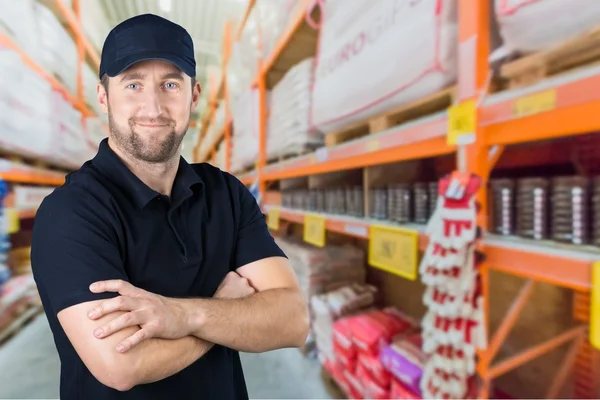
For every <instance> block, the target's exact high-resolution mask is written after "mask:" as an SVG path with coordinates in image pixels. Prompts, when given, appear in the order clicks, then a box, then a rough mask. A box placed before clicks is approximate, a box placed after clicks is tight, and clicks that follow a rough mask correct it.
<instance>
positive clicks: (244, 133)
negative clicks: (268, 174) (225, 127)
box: [231, 89, 259, 172]
mask: <svg viewBox="0 0 600 400" xmlns="http://www.w3.org/2000/svg"><path fill="white" fill-rule="evenodd" d="M258 106H259V94H258V90H257V89H246V91H245V93H244V94H242V95H240V97H239V98H238V99H236V100H234V101H233V103H232V104H231V115H232V119H233V138H232V144H233V147H232V151H231V170H232V171H233V172H239V171H242V170H244V169H247V168H250V167H253V166H254V164H255V163H256V161H257V160H258V138H259V108H258Z"/></svg>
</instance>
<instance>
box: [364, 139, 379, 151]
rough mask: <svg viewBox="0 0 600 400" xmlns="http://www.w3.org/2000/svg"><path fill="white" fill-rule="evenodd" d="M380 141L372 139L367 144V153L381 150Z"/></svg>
mask: <svg viewBox="0 0 600 400" xmlns="http://www.w3.org/2000/svg"><path fill="white" fill-rule="evenodd" d="M379 147H380V146H379V140H377V139H371V140H369V141H368V142H367V153H371V152H373V151H377V150H379Z"/></svg>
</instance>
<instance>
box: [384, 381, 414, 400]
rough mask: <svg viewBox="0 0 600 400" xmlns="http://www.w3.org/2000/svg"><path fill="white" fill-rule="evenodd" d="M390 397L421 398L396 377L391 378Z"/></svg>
mask: <svg viewBox="0 0 600 400" xmlns="http://www.w3.org/2000/svg"><path fill="white" fill-rule="evenodd" d="M390 397H391V398H392V399H400V400H405V399H406V400H410V399H421V396H419V395H417V394H415V393H413V392H412V391H411V390H409V389H408V388H406V386H404V384H402V383H401V382H400V381H399V380H397V379H396V378H392V386H391V390H390Z"/></svg>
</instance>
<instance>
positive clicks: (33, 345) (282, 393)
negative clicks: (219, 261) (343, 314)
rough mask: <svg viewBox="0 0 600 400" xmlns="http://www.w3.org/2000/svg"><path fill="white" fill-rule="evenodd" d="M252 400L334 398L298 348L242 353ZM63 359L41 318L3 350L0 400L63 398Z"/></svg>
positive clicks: (312, 362)
mask: <svg viewBox="0 0 600 400" xmlns="http://www.w3.org/2000/svg"><path fill="white" fill-rule="evenodd" d="M242 362H243V364H244V373H245V375H246V381H247V385H248V391H249V394H250V397H251V398H252V399H330V398H331V397H330V395H329V394H328V393H327V391H326V389H325V386H324V385H323V383H322V381H321V378H320V368H319V365H318V362H317V360H313V359H307V358H305V357H303V356H302V355H301V353H300V351H299V350H297V349H285V350H278V351H273V352H270V353H264V354H242ZM59 373H60V369H59V360H58V355H57V353H56V349H55V347H54V342H53V341H52V334H51V332H50V328H49V327H48V321H47V320H46V317H45V316H44V315H41V316H39V317H37V318H36V319H35V320H33V321H32V322H31V323H29V324H28V325H27V326H25V327H24V328H23V330H21V331H20V332H19V333H18V334H17V335H15V336H14V337H13V338H12V339H10V340H9V341H8V342H6V343H5V344H4V345H3V346H2V347H0V399H58V394H59V391H58V384H59Z"/></svg>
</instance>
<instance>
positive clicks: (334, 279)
mask: <svg viewBox="0 0 600 400" xmlns="http://www.w3.org/2000/svg"><path fill="white" fill-rule="evenodd" d="M275 241H276V242H277V244H278V245H279V247H281V249H282V250H283V252H284V253H285V254H286V255H287V256H288V258H289V260H290V264H291V265H292V267H293V268H294V272H295V273H296V276H297V277H298V281H299V284H300V287H301V288H302V291H303V293H304V296H305V298H306V299H307V300H310V299H311V297H312V296H313V295H314V294H321V293H326V292H330V291H332V290H335V289H338V288H340V287H343V286H345V285H348V284H351V283H355V282H356V283H362V282H364V281H365V277H366V273H367V272H366V268H365V258H366V256H365V252H364V251H363V250H361V249H359V248H357V247H354V246H349V245H346V246H336V245H327V246H325V247H323V248H318V247H315V246H311V245H307V244H305V243H303V242H300V241H298V240H295V239H292V238H281V237H278V238H276V239H275ZM349 291H350V289H348V293H347V294H348V295H349V296H352V294H350V292H349ZM341 293H346V292H343V291H342V292H341ZM339 296H340V294H336V293H333V294H331V295H330V297H329V298H328V301H329V302H331V304H333V302H334V301H335V299H337V298H341V300H340V301H342V302H346V301H347V298H346V297H339Z"/></svg>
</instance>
